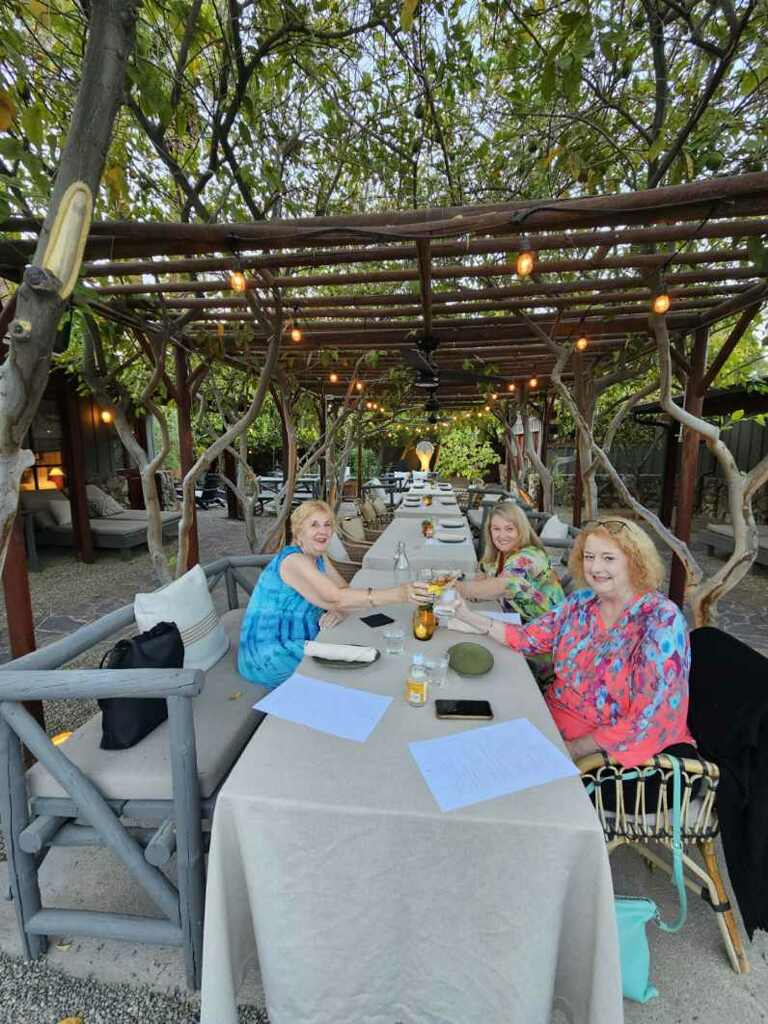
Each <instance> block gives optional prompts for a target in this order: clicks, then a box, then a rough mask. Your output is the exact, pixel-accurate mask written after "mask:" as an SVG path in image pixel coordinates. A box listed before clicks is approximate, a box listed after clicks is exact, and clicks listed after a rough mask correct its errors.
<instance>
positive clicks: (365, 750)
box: [201, 569, 623, 1024]
mask: <svg viewBox="0 0 768 1024" xmlns="http://www.w3.org/2000/svg"><path fill="white" fill-rule="evenodd" d="M391 581H392V576H391V574H390V573H387V572H382V571H376V570H366V569H363V570H361V571H360V572H359V573H358V574H357V576H356V577H355V578H354V580H353V581H352V586H359V587H368V586H373V587H379V586H386V585H389V584H390V583H391ZM489 607H490V606H489ZM412 611H413V609H412V607H411V606H409V605H397V606H390V607H387V609H386V612H387V614H388V615H389V616H391V617H392V618H393V619H395V620H396V622H397V623H398V624H400V625H402V626H403V628H404V630H405V634H406V640H405V651H404V653H403V654H400V655H396V654H387V653H385V651H384V648H385V642H384V638H383V627H378V628H371V627H369V626H367V625H365V624H363V623H362V622H361V618H360V617H358V616H363V615H365V614H366V613H365V612H360V613H352V614H350V615H349V616H348V617H347V618H346V619H345V620H344V621H343V622H342V623H341V624H340V625H337V626H335V627H334V628H333V629H331V630H328V631H323V633H322V634H321V637H320V639H323V640H327V641H329V642H336V643H363V644H371V645H373V646H375V647H376V648H377V649H379V650H380V651H381V652H382V653H381V657H379V658H378V660H376V661H375V662H374V663H373V664H370V665H366V666H363V667H359V666H358V667H355V668H350V667H345V668H330V667H328V666H327V665H320V664H318V663H317V662H315V661H314V660H313V659H312V658H305V659H304V660H303V662H302V663H301V665H300V667H299V671H300V672H301V673H303V674H304V675H307V676H310V677H314V678H317V679H320V680H324V681H326V682H332V683H336V684H338V685H341V686H349V687H353V688H357V689H360V690H365V691H368V692H370V693H375V694H382V695H387V696H391V697H392V698H393V699H392V702H391V704H390V705H389V707H388V709H387V710H386V712H385V714H384V715H383V717H382V718H381V720H380V721H379V723H378V725H377V726H376V728H375V729H374V731H373V733H372V734H371V735H370V737H369V738H368V739H367V741H366V742H364V743H357V742H353V741H350V740H345V739H341V738H339V737H336V736H333V735H329V734H327V733H324V732H320V731H316V730H314V729H312V728H309V727H308V726H304V725H297V724H294V723H291V722H289V721H286V720H283V719H281V718H278V717H275V716H270V715H268V716H267V717H266V719H265V720H264V722H263V723H262V725H261V727H260V728H259V730H258V731H257V732H256V733H255V734H254V736H253V738H252V740H251V741H250V743H249V744H248V746H247V747H246V749H245V750H244V752H243V754H242V755H241V757H240V759H239V761H238V763H237V764H236V765H235V767H234V769H233V770H232V772H231V774H230V776H229V778H228V779H227V781H226V782H225V784H224V786H223V788H222V790H221V792H220V794H219V796H218V800H217V803H216V809H215V814H214V819H213V826H212V837H211V848H210V858H209V865H208V881H207V894H206V907H205V938H204V956H203V981H202V1002H201V1014H202V1015H201V1024H237V1021H238V1013H237V993H238V988H239V986H240V984H241V982H242V981H243V979H244V977H245V976H246V974H247V973H248V971H249V970H250V969H251V968H252V967H254V966H255V965H256V964H258V966H259V968H260V972H261V979H262V983H263V987H264V994H265V1000H266V1008H267V1012H268V1014H269V1020H270V1024H425V1022H428V1024H549V1022H550V1021H551V1020H552V1019H553V1018H554V1019H557V1020H558V1021H562V1022H567V1024H620V1022H621V1020H622V1014H623V1010H622V996H621V980H620V970H619V961H618V948H617V939H616V924H615V917H614V910H613V892H612V887H611V873H610V868H609V864H608V856H607V853H606V848H605V842H604V839H603V832H602V829H601V827H600V825H599V822H598V820H597V817H596V816H595V814H594V811H593V809H592V806H591V804H590V802H589V800H588V798H587V796H586V794H585V792H584V789H583V787H582V785H581V783H580V781H579V779H578V778H574V777H570V778H565V779H560V780H558V781H554V782H550V783H547V784H546V785H541V786H538V787H536V788H532V789H525V790H522V791H519V792H516V793H511V794H509V795H506V796H501V797H497V798H495V799H492V800H486V801H484V802H481V803H477V804H473V805H471V806H467V807H463V808H461V809H458V810H454V811H451V812H447V813H444V812H442V811H441V810H440V808H439V807H438V805H437V803H436V801H435V799H434V798H433V796H432V793H431V792H430V790H429V788H428V787H427V785H426V783H425V781H424V779H423V777H422V775H421V773H420V771H419V769H418V767H417V764H416V762H415V760H414V758H413V757H412V756H411V754H410V752H409V746H408V745H409V743H410V742H412V741H416V740H427V739H431V738H436V737H441V736H448V735H450V734H451V733H455V732H457V731H460V730H466V729H473V728H477V727H478V725H479V724H480V723H477V722H472V721H455V720H454V721H448V720H440V719H437V718H436V716H435V713H434V705H433V704H432V700H431V699H430V702H429V704H428V705H427V706H425V707H423V708H418V709H417V708H413V707H411V706H410V705H409V704H407V703H406V701H405V699H404V683H405V679H406V674H407V670H408V665H409V663H410V658H411V656H412V655H413V654H414V653H416V652H417V651H419V652H423V653H425V654H428V655H430V656H433V655H438V654H442V653H444V652H446V651H447V650H448V648H450V647H451V646H452V645H453V644H455V643H457V642H460V641H466V640H467V639H470V640H476V641H478V642H481V643H484V644H485V645H486V646H488V647H489V649H490V650H491V651H492V653H493V656H494V665H493V667H492V669H491V670H490V671H489V672H488V673H487V674H486V675H484V676H482V677H478V678H463V677H460V676H458V675H457V674H456V673H455V672H454V671H453V670H452V669H449V672H448V679H447V682H446V684H445V685H444V686H443V687H441V688H440V689H439V690H436V691H433V693H431V694H430V697H431V698H432V697H434V696H435V695H437V696H439V697H447V698H484V699H487V700H489V701H490V703H491V705H492V707H493V711H494V715H495V720H496V722H504V721H508V720H512V719H517V718H526V719H528V720H529V721H530V722H531V723H532V724H533V725H534V726H536V728H537V729H539V730H540V732H541V733H543V735H544V736H545V737H546V738H547V739H549V740H550V741H551V742H552V743H553V744H555V745H556V746H557V747H558V748H559V749H560V750H564V747H563V745H562V742H561V739H560V736H559V734H558V732H557V729H556V728H555V726H554V723H553V721H552V718H551V716H550V714H549V712H548V710H547V707H546V705H545V703H544V700H543V698H542V696H541V694H540V692H539V689H538V687H537V685H536V683H535V682H534V679H533V677H532V675H531V673H530V671H529V669H528V667H527V665H526V663H525V661H524V659H523V658H522V657H521V656H520V655H518V654H516V653H514V652H513V651H511V650H509V649H508V648H506V647H502V646H500V645H497V644H494V643H493V642H492V641H488V640H485V639H483V638H481V637H467V636H466V635H465V634H460V633H456V632H453V631H451V630H449V629H445V628H441V629H439V630H438V631H437V632H436V633H435V634H434V636H433V638H432V639H431V640H430V641H428V642H423V641H419V640H416V639H414V638H413V636H412V632H411V629H410V622H411V615H412Z"/></svg>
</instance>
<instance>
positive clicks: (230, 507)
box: [224, 449, 240, 519]
mask: <svg viewBox="0 0 768 1024" xmlns="http://www.w3.org/2000/svg"><path fill="white" fill-rule="evenodd" d="M224 476H225V477H227V479H229V480H232V481H233V482H234V481H235V480H236V479H237V468H236V466H235V456H234V455H233V454H232V452H231V451H229V449H226V450H225V452H224ZM226 491H227V519H239V518H240V514H239V513H240V502H239V501H238V500H237V495H236V494H235V492H234V491H233V490H232V488H231V487H227V488H226Z"/></svg>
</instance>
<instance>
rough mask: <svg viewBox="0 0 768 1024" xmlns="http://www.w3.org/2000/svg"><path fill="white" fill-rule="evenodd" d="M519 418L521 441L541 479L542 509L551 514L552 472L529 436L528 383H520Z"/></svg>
mask: <svg viewBox="0 0 768 1024" xmlns="http://www.w3.org/2000/svg"><path fill="white" fill-rule="evenodd" d="M520 418H521V419H522V421H523V441H524V443H525V452H526V455H527V456H528V458H529V459H530V461H531V465H532V466H533V468H534V471H535V472H536V473H537V474H538V477H539V480H540V481H541V489H542V495H543V505H544V508H543V511H544V512H546V513H548V514H549V515H551V514H552V474H551V473H550V471H549V470H548V469H547V467H546V466H545V465H544V463H543V462H542V461H541V459H540V458H539V453H538V452H537V451H536V447H535V445H534V443H533V438H532V436H531V421H530V418H529V416H528V385H527V384H522V385H521V386H520Z"/></svg>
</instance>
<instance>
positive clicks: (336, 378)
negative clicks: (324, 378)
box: [328, 373, 339, 384]
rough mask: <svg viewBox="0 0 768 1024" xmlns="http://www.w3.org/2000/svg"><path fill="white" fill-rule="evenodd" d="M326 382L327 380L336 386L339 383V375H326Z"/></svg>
mask: <svg viewBox="0 0 768 1024" xmlns="http://www.w3.org/2000/svg"><path fill="white" fill-rule="evenodd" d="M328 380H329V382H330V383H331V384H338V383H339V375H338V373H331V374H329V375H328Z"/></svg>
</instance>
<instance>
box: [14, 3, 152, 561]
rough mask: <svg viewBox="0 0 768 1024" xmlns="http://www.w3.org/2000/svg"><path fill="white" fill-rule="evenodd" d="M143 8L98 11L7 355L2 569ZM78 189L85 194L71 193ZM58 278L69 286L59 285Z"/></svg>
mask: <svg viewBox="0 0 768 1024" xmlns="http://www.w3.org/2000/svg"><path fill="white" fill-rule="evenodd" d="M137 6H138V4H137V2H136V0H102V2H101V3H98V4H92V5H91V15H90V28H89V32H88V41H87V45H86V51H85V58H84V61H83V77H82V79H81V81H80V87H79V89H78V94H77V100H76V102H75V107H74V110H73V112H72V119H71V122H70V128H69V132H68V133H67V140H66V142H65V144H64V149H63V152H62V156H61V162H60V164H59V169H58V172H57V174H56V180H55V183H54V186H53V194H52V196H51V201H50V205H49V208H48V213H47V216H46V218H45V222H44V224H43V227H42V230H41V232H40V237H39V238H38V242H37V246H36V248H35V254H34V256H33V257H32V262H31V264H30V266H28V267H27V268H26V270H25V271H24V277H23V279H22V283H21V286H20V288H19V289H18V292H17V296H16V310H15V317H14V320H13V321H12V322H11V324H10V327H9V329H8V337H9V349H8V356H7V358H6V360H5V362H4V363H3V366H2V367H1V368H0V569H2V567H3V566H4V564H5V557H6V552H7V550H8V542H9V539H10V535H11V530H12V528H13V521H14V518H15V516H16V509H17V507H18V501H19V496H18V492H19V485H20V483H21V476H22V473H23V472H24V470H25V469H27V468H29V467H30V466H31V465H33V463H34V456H33V454H32V452H30V451H28V450H26V449H22V448H21V444H22V442H23V440H24V437H25V435H26V433H27V431H28V430H29V427H30V424H31V423H32V420H33V419H34V416H35V413H36V412H37V409H38V406H39V404H40V399H41V397H42V394H43V391H44V390H45V386H46V383H47V380H48V371H49V369H50V363H51V353H52V351H53V345H54V342H55V339H56V328H57V325H58V322H59V319H60V318H61V314H62V312H63V311H64V308H65V302H66V300H67V298H68V297H69V294H70V293H71V290H72V288H73V287H74V283H75V281H76V278H77V274H78V273H79V270H80V265H81V262H82V253H83V247H84V244H85V239H86V237H87V234H88V228H89V226H90V221H91V212H92V206H93V198H94V197H95V195H96V193H97V191H98V188H99V182H100V180H101V174H102V171H103V169H104V161H105V159H106V155H107V150H108V149H109V144H110V140H111V138H112V127H113V124H114V120H115V116H116V114H117V111H118V109H119V107H120V103H121V100H122V93H123V83H124V79H125V67H126V63H127V60H128V55H129V54H130V52H131V48H132V45H133V31H134V24H135V18H136V9H137ZM76 183H77V187H78V189H79V190H78V191H77V192H76V193H72V192H69V190H70V189H71V188H73V187H75V186H76ZM70 197H73V198H72V201H71V202H70ZM59 215H61V216H62V217H63V221H62V224H61V228H62V230H61V232H60V233H58V238H59V239H60V240H61V251H60V248H59V244H57V243H56V238H55V237H54V236H53V235H52V230H53V227H54V224H55V223H56V222H57V217H58V216H59ZM57 226H58V225H57ZM52 240H53V241H54V245H53V246H51V251H50V252H49V251H48V250H49V242H51V241H52ZM65 246H66V248H65ZM47 268H48V269H47ZM54 271H55V272H56V273H60V274H61V275H62V277H66V280H59V279H58V277H57V276H56V274H55V273H54Z"/></svg>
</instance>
